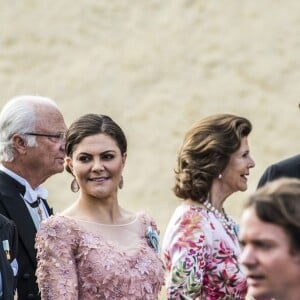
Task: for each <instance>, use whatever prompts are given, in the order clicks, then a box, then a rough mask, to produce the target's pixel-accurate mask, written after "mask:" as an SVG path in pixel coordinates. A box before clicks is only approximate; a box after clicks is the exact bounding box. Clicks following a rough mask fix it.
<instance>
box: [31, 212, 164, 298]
mask: <svg viewBox="0 0 300 300" xmlns="http://www.w3.org/2000/svg"><path fill="white" fill-rule="evenodd" d="M149 226H151V227H152V228H153V229H156V225H155V224H154V222H153V221H152V220H151V219H150V218H149V217H147V216H146V215H145V214H142V213H140V214H138V215H137V217H136V219H135V220H134V221H133V222H131V223H129V224H126V225H105V224H98V223H93V222H87V221H83V220H79V219H75V218H71V217H66V216H58V215H57V216H52V217H50V218H49V219H47V220H45V221H44V222H43V223H42V225H41V227H40V230H39V231H38V233H37V237H36V248H37V252H38V256H37V259H38V267H37V271H36V275H37V278H38V285H39V289H40V292H41V298H42V299H43V300H45V299H47V300H52V299H53V300H67V299H68V300H75V299H76V300H96V299H109V300H113V299H118V300H122V299H123V300H125V299H126V300H130V299H132V300H133V299H134V300H138V299H141V300H142V299H143V300H147V299H148V300H153V299H158V294H159V292H160V290H161V287H162V285H163V281H164V269H163V263H162V261H161V259H160V257H159V254H158V253H157V252H156V251H155V249H154V247H152V246H151V245H150V244H149V240H148V238H147V230H148V228H149Z"/></svg>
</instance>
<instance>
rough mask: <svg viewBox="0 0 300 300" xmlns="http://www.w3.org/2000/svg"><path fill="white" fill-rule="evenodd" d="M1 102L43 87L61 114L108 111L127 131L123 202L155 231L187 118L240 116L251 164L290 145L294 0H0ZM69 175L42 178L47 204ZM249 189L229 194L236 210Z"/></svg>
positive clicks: (297, 75)
mask: <svg viewBox="0 0 300 300" xmlns="http://www.w3.org/2000/svg"><path fill="white" fill-rule="evenodd" d="M0 4H1V10H0V42H1V47H0V86H1V93H0V105H1V106H2V105H3V104H4V103H5V102H6V101H7V100H8V99H9V98H11V97H13V96H15V95H20V94H39V95H45V96H48V97H52V98H53V99H55V100H56V101H57V103H58V104H59V106H60V107H61V109H62V111H63V113H64V115H65V117H66V121H67V123H68V124H70V122H71V121H72V120H74V119H75V118H77V117H78V116H79V115H81V114H83V113H88V112H98V113H103V114H109V115H111V116H112V117H113V118H114V119H115V120H116V121H117V122H118V123H119V124H120V125H121V126H122V127H123V128H124V130H125V132H126V133H127V136H128V140H129V152H128V161H127V166H126V171H125V176H124V177H125V178H124V179H125V185H124V189H123V190H122V192H121V194H120V201H121V203H122V205H124V206H126V207H127V208H130V209H132V210H141V209H142V210H145V211H146V212H148V213H149V214H151V215H153V216H154V217H155V219H156V220H157V222H158V224H159V226H160V227H161V231H162V233H164V229H165V226H166V223H167V221H168V218H169V216H170V215H171V213H172V211H173V209H174V207H175V205H176V204H177V203H178V201H177V200H176V199H175V197H174V196H173V195H172V192H171V188H172V183H173V168H174V166H175V160H176V153H177V149H178V147H179V145H180V144H181V141H182V138H183V134H184V133H185V131H186V130H187V129H188V127H189V126H190V125H191V124H192V123H193V122H194V121H196V120H197V119H199V118H202V117H204V116H206V115H208V114H213V113H220V112H229V113H236V114H240V115H243V116H245V117H248V118H249V119H250V120H251V121H252V122H253V126H254V130H253V133H252V134H251V136H250V146H251V151H252V155H253V156H254V158H255V160H256V168H255V169H254V170H253V172H252V174H251V177H250V179H249V189H248V192H247V193H249V192H251V191H253V190H254V189H255V187H256V184H257V180H258V178H259V176H260V174H261V173H262V171H263V169H264V168H265V167H266V166H267V165H268V164H269V163H272V162H275V161H277V160H280V159H282V158H285V157H287V156H289V155H292V154H295V153H298V152H299V142H298V139H299V128H300V112H299V111H298V108H297V106H298V102H300V84H299V81H300V68H299V67H300V51H299V49H300V2H299V1H297V0H281V1H280V0H277V1H275V0H274V1H271V0H269V1H267V0H255V1H243V0H236V1H234V0H232V1H208V0H205V1H204V0H194V1H192V0H172V1H171V0H170V1H161V0H160V1H157V0H153V1H150V0H138V1H133V0H132V1H126V0H122V1H107V0H90V1H88V0H86V1H71V0H61V1H41V0H35V1H33V0H26V1H17V0H11V1H4V0H0ZM70 181H71V178H70V176H69V175H67V174H64V175H57V176H55V177H53V178H51V179H50V180H49V181H48V182H47V184H46V186H47V187H48V188H49V191H50V199H49V200H50V202H51V203H52V204H53V205H54V207H55V208H56V211H60V210H62V209H64V208H65V207H66V206H67V205H68V204H70V203H71V202H72V201H73V200H74V199H75V197H76V196H75V195H73V194H72V193H71V192H70V191H69V183H70ZM247 193H244V194H238V195H234V196H232V197H231V199H230V200H229V201H228V211H229V212H230V213H231V214H233V215H234V216H235V217H236V218H237V219H238V218H239V216H240V211H241V207H242V204H243V200H244V199H245V196H246V195H247Z"/></svg>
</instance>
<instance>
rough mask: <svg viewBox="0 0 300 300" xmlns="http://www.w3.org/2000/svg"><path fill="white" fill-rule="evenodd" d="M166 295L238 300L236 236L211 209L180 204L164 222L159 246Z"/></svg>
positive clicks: (241, 281)
mask: <svg viewBox="0 0 300 300" xmlns="http://www.w3.org/2000/svg"><path fill="white" fill-rule="evenodd" d="M162 248H163V249H162V250H163V258H164V261H165V265H166V269H167V271H168V275H167V283H166V285H167V295H168V296H167V297H168V299H172V300H176V299H195V300H242V299H245V298H246V293H247V287H246V279H245V277H244V275H243V273H242V271H241V269H240V265H239V263H238V256H239V254H240V249H239V244H238V238H237V235H236V233H234V231H231V232H227V231H226V230H225V229H224V227H223V226H222V224H221V222H220V221H219V219H218V218H217V217H216V216H215V215H214V213H213V212H211V211H208V210H207V209H205V208H202V207H196V206H190V205H186V204H182V205H180V206H179V207H177V208H176V210H175V212H174V214H173V216H172V218H171V220H170V223H169V224H168V227H167V230H166V233H165V237H164V242H163V246H162Z"/></svg>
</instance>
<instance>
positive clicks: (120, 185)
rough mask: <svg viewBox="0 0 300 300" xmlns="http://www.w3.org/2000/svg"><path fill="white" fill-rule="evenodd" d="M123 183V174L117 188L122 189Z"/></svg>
mask: <svg viewBox="0 0 300 300" xmlns="http://www.w3.org/2000/svg"><path fill="white" fill-rule="evenodd" d="M123 185H124V180H123V175H122V176H121V180H120V182H119V189H122V188H123Z"/></svg>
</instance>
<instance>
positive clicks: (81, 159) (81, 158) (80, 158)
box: [79, 156, 90, 162]
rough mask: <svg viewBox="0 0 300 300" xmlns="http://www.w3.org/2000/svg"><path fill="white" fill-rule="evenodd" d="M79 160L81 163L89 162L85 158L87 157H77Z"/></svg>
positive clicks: (87, 158)
mask: <svg viewBox="0 0 300 300" xmlns="http://www.w3.org/2000/svg"><path fill="white" fill-rule="evenodd" d="M79 160H80V161H82V162H87V161H89V160H90V158H89V157H87V156H81V157H79Z"/></svg>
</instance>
